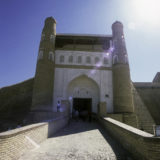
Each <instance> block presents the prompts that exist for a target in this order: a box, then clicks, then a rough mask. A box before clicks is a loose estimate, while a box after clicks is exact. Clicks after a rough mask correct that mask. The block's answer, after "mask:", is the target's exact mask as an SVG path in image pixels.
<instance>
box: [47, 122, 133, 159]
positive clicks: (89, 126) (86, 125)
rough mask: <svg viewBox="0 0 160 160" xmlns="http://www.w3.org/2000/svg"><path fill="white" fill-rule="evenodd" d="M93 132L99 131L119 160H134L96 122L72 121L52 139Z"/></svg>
mask: <svg viewBox="0 0 160 160" xmlns="http://www.w3.org/2000/svg"><path fill="white" fill-rule="evenodd" d="M91 130H99V132H100V133H101V134H102V136H103V137H104V139H105V140H106V142H107V143H108V144H109V145H110V147H111V148H112V150H113V152H114V153H115V155H116V157H117V160H119V159H122V160H128V159H129V158H130V160H133V158H132V156H131V155H130V154H129V153H128V152H127V151H126V150H125V149H123V147H122V146H121V144H119V143H118V142H117V141H116V140H115V139H114V138H112V135H110V134H109V133H108V132H107V131H106V130H104V129H103V127H102V126H101V125H100V124H99V123H98V122H97V121H96V120H93V121H92V122H88V121H82V120H78V121H76V120H71V121H70V122H69V124H68V125H67V126H66V127H64V128H63V129H61V130H60V131H59V132H57V133H55V134H54V135H53V136H51V137H50V138H55V137H60V136H67V135H71V134H77V133H80V132H86V131H91Z"/></svg>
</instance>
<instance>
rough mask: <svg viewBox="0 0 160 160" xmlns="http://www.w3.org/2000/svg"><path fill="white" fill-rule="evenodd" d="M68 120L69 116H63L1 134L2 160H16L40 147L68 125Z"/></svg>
mask: <svg viewBox="0 0 160 160" xmlns="http://www.w3.org/2000/svg"><path fill="white" fill-rule="evenodd" d="M68 120H69V118H68V116H62V117H59V118H56V119H53V120H50V121H48V122H45V123H37V124H32V125H28V126H25V127H22V128H18V129H14V130H11V131H7V132H3V133H0V160H15V159H18V158H19V157H20V156H21V155H22V154H23V153H24V152H26V151H27V150H29V149H35V148H37V147H39V144H40V143H41V142H43V141H44V140H46V139H47V138H48V137H50V136H51V135H52V134H54V133H55V132H57V131H58V130H60V129H61V128H63V127H64V126H65V125H67V123H68Z"/></svg>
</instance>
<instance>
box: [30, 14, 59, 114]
mask: <svg viewBox="0 0 160 160" xmlns="http://www.w3.org/2000/svg"><path fill="white" fill-rule="evenodd" d="M55 37H56V21H55V20H54V19H53V18H52V17H49V18H47V19H46V20H45V25H44V28H43V31H42V37H41V41H40V46H39V53H38V60H37V66H36V74H35V79H34V86H33V97H32V111H35V112H42V111H43V112H50V111H52V99H53V86H54V65H55V62H54V59H55V58H54V57H55Z"/></svg>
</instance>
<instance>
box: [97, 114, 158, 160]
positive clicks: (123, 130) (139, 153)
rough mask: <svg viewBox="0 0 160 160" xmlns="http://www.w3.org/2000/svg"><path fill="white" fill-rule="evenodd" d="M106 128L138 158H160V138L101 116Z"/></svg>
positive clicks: (145, 159)
mask: <svg viewBox="0 0 160 160" xmlns="http://www.w3.org/2000/svg"><path fill="white" fill-rule="evenodd" d="M99 121H100V123H101V124H102V125H103V126H104V128H105V129H106V130H107V131H108V132H109V133H110V134H111V135H112V136H113V137H114V138H115V139H116V140H117V141H119V143H121V144H122V146H123V147H124V148H125V149H126V150H128V151H129V152H130V153H131V154H132V155H133V156H134V157H135V159H136V160H159V159H160V158H159V154H160V138H159V137H154V136H153V135H152V134H149V133H147V132H144V131H141V130H139V129H137V128H134V127H131V126H129V125H126V124H124V123H121V122H119V121H116V120H114V119H112V118H100V117H99Z"/></svg>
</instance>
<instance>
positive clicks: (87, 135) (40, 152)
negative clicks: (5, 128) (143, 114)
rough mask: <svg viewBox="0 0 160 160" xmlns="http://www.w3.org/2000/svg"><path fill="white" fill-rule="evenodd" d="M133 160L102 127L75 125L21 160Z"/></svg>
mask: <svg viewBox="0 0 160 160" xmlns="http://www.w3.org/2000/svg"><path fill="white" fill-rule="evenodd" d="M116 159H118V160H132V159H131V158H130V157H129V156H128V155H127V153H126V151H125V150H123V149H122V147H121V146H119V144H118V143H116V142H115V141H114V140H113V139H112V138H111V137H110V136H109V135H108V134H107V133H106V131H104V130H103V129H102V128H101V126H100V125H98V124H97V123H95V122H91V123H89V122H83V121H78V122H76V121H72V122H71V123H70V124H69V125H68V126H67V127H65V128H64V129H62V130H61V131H59V132H58V133H57V134H55V135H54V136H53V137H50V138H48V139H47V140H46V141H44V142H43V143H41V144H40V147H39V148H37V149H34V150H32V151H29V152H27V153H25V154H24V155H22V156H21V158H20V159H19V160H116Z"/></svg>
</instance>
